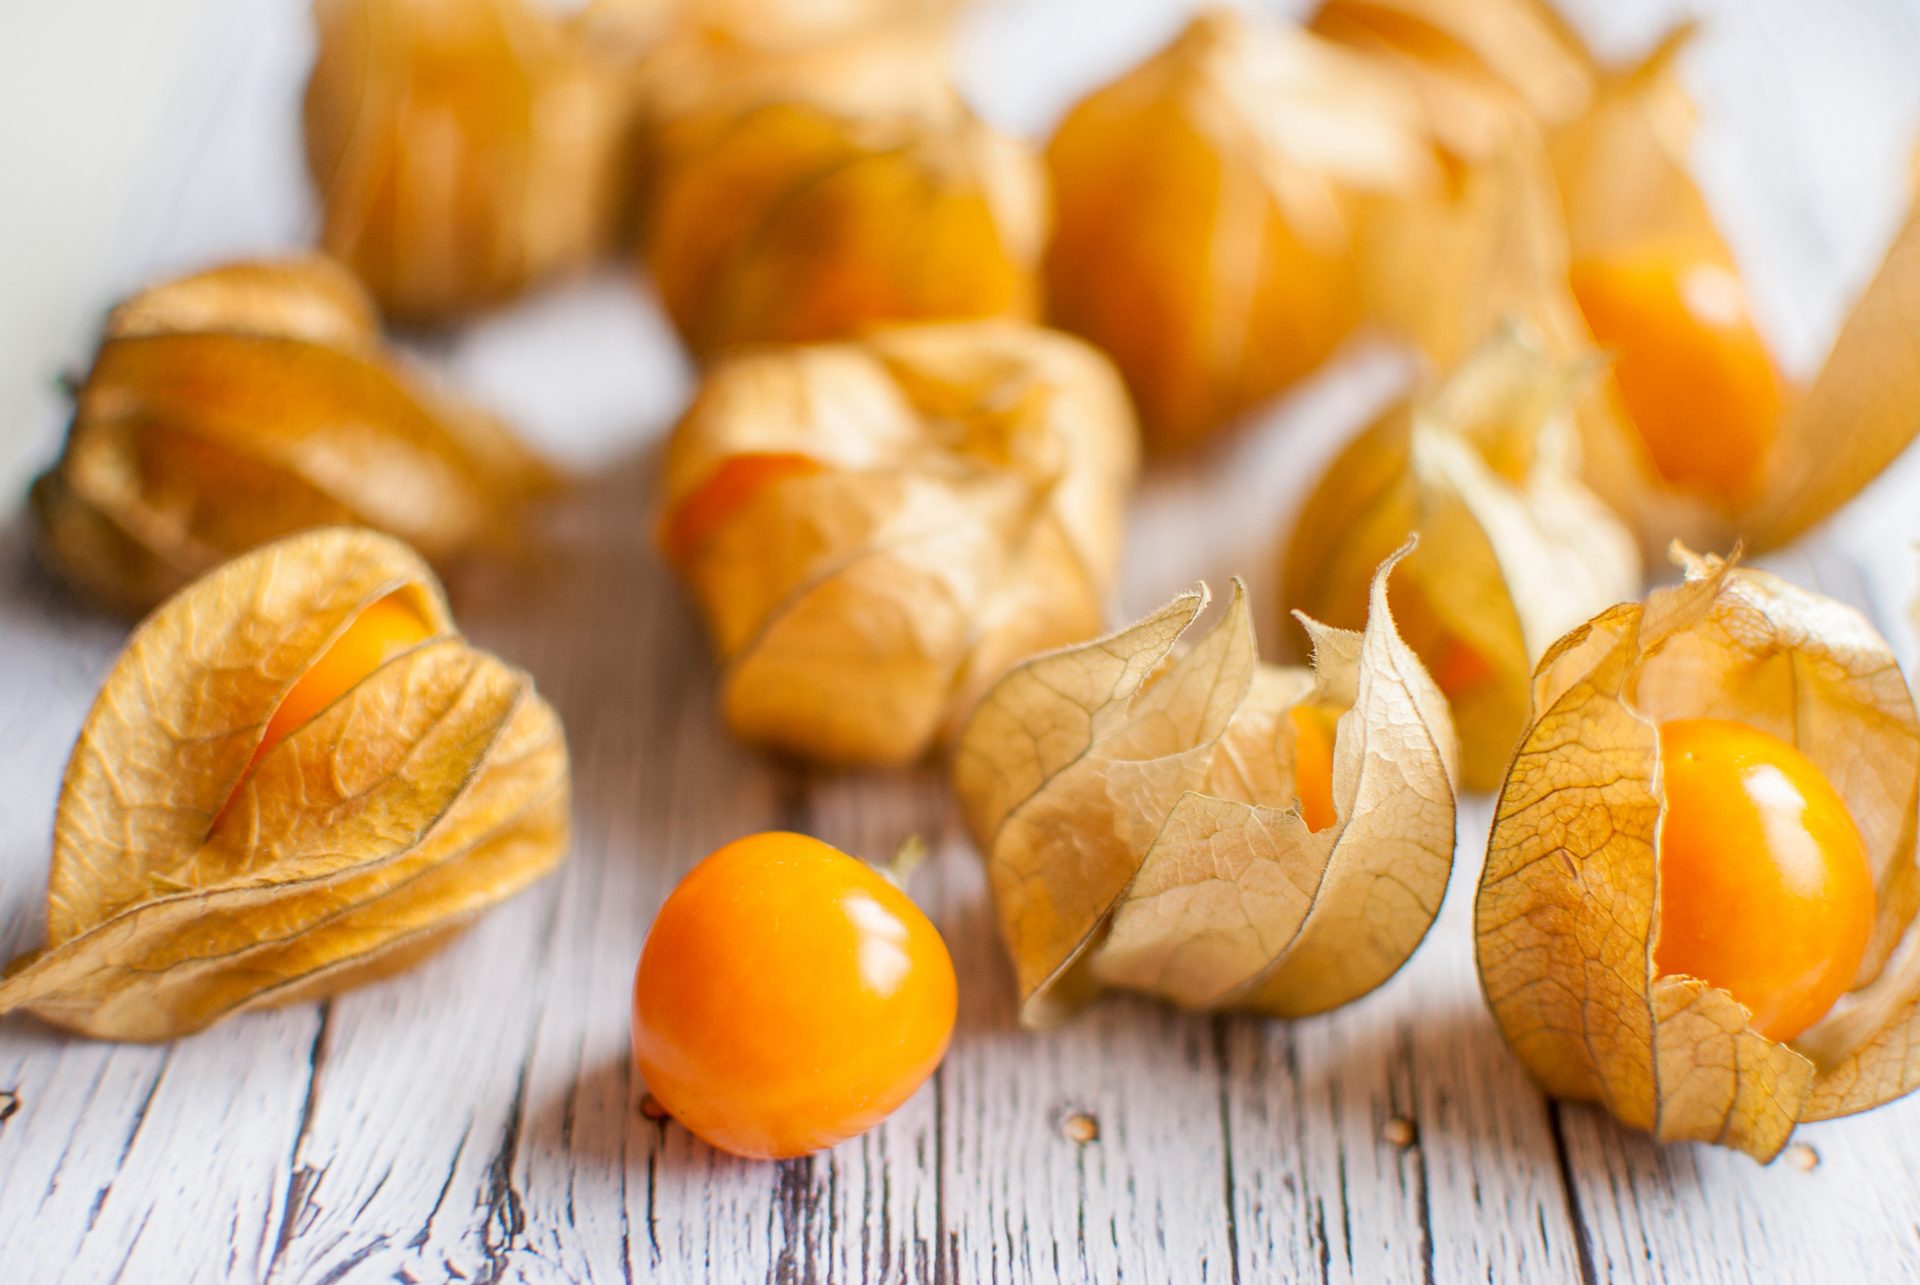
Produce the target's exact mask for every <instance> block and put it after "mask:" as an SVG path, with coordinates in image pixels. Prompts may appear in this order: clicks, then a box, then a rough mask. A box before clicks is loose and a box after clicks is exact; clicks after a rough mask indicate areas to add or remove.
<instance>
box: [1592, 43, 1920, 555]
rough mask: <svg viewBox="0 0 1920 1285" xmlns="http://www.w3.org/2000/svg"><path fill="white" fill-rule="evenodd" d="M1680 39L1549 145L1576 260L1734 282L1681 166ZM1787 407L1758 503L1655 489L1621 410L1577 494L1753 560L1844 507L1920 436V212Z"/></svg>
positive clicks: (1686, 102)
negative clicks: (1645, 260)
mask: <svg viewBox="0 0 1920 1285" xmlns="http://www.w3.org/2000/svg"><path fill="white" fill-rule="evenodd" d="M1691 35H1692V29H1691V28H1690V27H1682V28H1680V29H1678V30H1676V31H1674V32H1673V33H1671V34H1670V35H1669V36H1668V37H1667V38H1666V39H1665V40H1664V41H1662V42H1661V44H1660V45H1659V46H1658V47H1657V48H1656V49H1655V50H1654V51H1653V52H1652V53H1651V54H1649V55H1648V56H1647V57H1646V58H1645V59H1644V60H1643V61H1642V62H1640V63H1639V64H1637V65H1635V66H1634V67H1632V68H1629V69H1627V70H1625V71H1622V72H1618V73H1613V74H1610V75H1608V76H1606V77H1605V78H1604V79H1603V80H1602V81H1601V87H1600V91H1599V93H1598V94H1597V95H1596V98H1595V101H1594V104H1593V106H1592V108H1591V110H1590V111H1589V112H1588V113H1587V114H1586V115H1585V116H1583V117H1582V118H1581V119H1580V120H1579V121H1577V122H1576V123H1575V124H1573V125H1572V126H1571V127H1569V128H1568V129H1567V130H1565V131H1564V132H1562V133H1561V134H1560V135H1559V136H1558V137H1557V138H1556V139H1555V142H1554V167H1555V172H1556V174H1557V176H1558V180H1559V184H1560V188H1561V191H1562V194H1563V196H1564V200H1565V206H1566V215H1567V228H1568V238H1569V250H1570V254H1571V255H1572V256H1573V257H1575V258H1582V257H1587V256H1591V255H1597V254H1600V253H1603V252H1605V251H1608V250H1613V249H1621V248H1632V247H1636V246H1646V245H1655V246H1659V247H1662V249H1663V252H1665V253H1666V254H1668V255H1669V256H1671V257H1673V258H1675V259H1677V260H1680V261H1684V262H1689V263H1700V264H1706V265H1711V266H1713V267H1716V268H1719V269H1721V270H1723V271H1725V272H1726V273H1728V274H1730V275H1731V276H1732V278H1733V279H1735V280H1737V279H1738V265H1737V264H1736V263H1735V260H1734V258H1733V254H1732V252H1731V250H1730V249H1729V248H1728V246H1727V244H1726V241H1725V238H1724V237H1723V236H1722V234H1721V233H1720V231H1719V229H1718V228H1717V226H1716V225H1715V223H1714V220H1713V217H1712V213H1711V211H1710V210H1709V208H1708V206H1707V203H1706V199H1705V197H1704V196H1703V195H1702V194H1701V192H1700V189H1699V187H1698V185H1697V184H1696V183H1695V182H1694V180H1693V178H1692V175H1691V173H1690V171H1689V169H1688V166H1687V156H1688V149H1689V147H1690V144H1691V134H1692V127H1693V119H1694V109H1693V104H1692V102H1691V100H1690V99H1689V98H1688V97H1687V94H1686V92H1685V90H1684V88H1683V87H1682V85H1681V84H1680V81H1679V78H1678V76H1677V74H1676V61H1677V58H1678V56H1679V54H1680V53H1681V52H1682V51H1683V50H1684V49H1685V48H1686V45H1687V42H1688V40H1689V38H1690V37H1691ZM1743 306H1744V305H1743ZM1613 395H1614V397H1615V398H1616V399H1617V396H1618V394H1617V390H1615V392H1614V394H1613ZM1784 396H1785V410H1784V413H1783V415H1782V418H1781V420H1780V424H1779V428H1778V435H1777V438H1776V440H1775V441H1774V443H1773V445H1772V448H1771V450H1770V451H1769V452H1768V455H1767V459H1766V461H1765V463H1764V465H1763V467H1762V469H1761V471H1760V472H1759V474H1758V477H1757V481H1756V484H1755V486H1754V488H1753V491H1752V493H1751V494H1750V495H1747V496H1744V497H1742V498H1740V499H1739V501H1738V502H1737V503H1735V504H1733V505H1732V506H1731V507H1729V506H1728V505H1725V504H1721V503H1716V502H1714V501H1712V500H1709V499H1707V498H1704V497H1702V496H1699V495H1695V494H1690V493H1688V492H1687V491H1685V490H1682V489H1680V488H1677V487H1675V486H1674V485H1673V484H1671V483H1670V482H1668V481H1666V480H1665V479H1664V478H1662V477H1661V476H1660V474H1659V473H1658V472H1657V470H1656V469H1655V468H1654V465H1653V463H1652V458H1651V456H1650V455H1649V454H1648V452H1647V449H1646V447H1645V445H1644V444H1643V443H1642V441H1641V440H1640V438H1639V436H1638V434H1637V433H1636V432H1635V431H1634V429H1633V426H1632V421H1631V418H1630V417H1629V416H1628V415H1627V412H1626V410H1625V408H1624V406H1622V405H1619V404H1618V403H1617V401H1616V411H1617V413H1616V414H1615V415H1614V416H1613V417H1612V418H1611V419H1610V420H1609V419H1602V418H1594V419H1592V420H1590V421H1589V422H1588V430H1589V431H1588V432H1587V433H1586V434H1585V445H1584V450H1585V455H1586V476H1587V478H1588V481H1589V483H1590V484H1591V485H1592V486H1593V488H1594V489H1595V490H1596V491H1597V492H1599V494H1600V495H1601V496H1602V497H1603V498H1605V499H1606V500H1607V501H1608V503H1610V504H1611V505H1613V507H1614V508H1616V509H1617V510H1619V511H1620V512H1621V513H1623V514H1626V515H1628V517H1629V519H1630V520H1631V521H1632V522H1633V523H1634V524H1635V526H1636V527H1637V529H1638V530H1639V532H1640V534H1641V538H1642V541H1643V543H1644V544H1645V545H1646V546H1647V547H1648V548H1649V549H1652V548H1657V547H1659V546H1661V545H1663V544H1664V543H1665V542H1666V541H1668V540H1670V539H1673V538H1676V537H1678V538H1681V539H1683V540H1685V541H1687V542H1688V543H1690V544H1696V545H1709V546H1728V545H1731V544H1733V543H1734V542H1735V541H1736V540H1737V541H1741V542H1744V544H1745V545H1746V546H1747V547H1748V548H1751V549H1755V550H1760V551H1764V550H1766V549H1771V548H1774V547H1777V546H1779V545H1781V544H1784V543H1786V542H1787V541H1789V540H1791V539H1793V538H1795V537H1796V536H1798V535H1800V534H1801V533H1803V532H1804V531H1806V530H1807V529H1808V528H1810V527H1812V526H1813V525H1815V524H1816V523H1818V522H1819V521H1821V520H1822V519H1823V518H1825V517H1827V516H1828V515H1830V514H1831V513H1833V512H1834V511H1835V510H1836V509H1838V508H1839V507H1840V506H1841V505H1843V504H1845V503H1846V502H1847V501H1848V500H1849V499H1851V498H1852V497H1853V496H1854V495H1855V494H1856V493H1857V492H1858V491H1859V490H1860V489H1861V488H1862V487H1864V486H1865V485H1866V484H1867V483H1868V482H1870V481H1871V480H1872V479H1873V478H1874V477H1875V476H1877V475H1878V474H1879V472H1880V471H1881V470H1882V469H1883V468H1885V467H1886V465H1887V464H1888V463H1889V462H1891V461H1892V460H1893V459H1894V457H1895V456H1897V455H1899V454H1900V452H1901V451H1902V450H1904V449H1905V447H1906V446H1907V444H1908V443H1909V442H1911V441H1912V440H1913V438H1914V435H1915V434H1916V432H1920V207H1916V208H1915V209H1914V210H1912V211H1910V212H1909V213H1908V216H1907V218H1906V221H1905V222H1904V224H1903V226H1902V227H1901V229H1900V230H1899V232H1898V234H1897V235H1896V237H1895V239H1894V241H1893V243H1892V245H1891V247H1890V248H1889V250H1888V252H1887V254H1886V257H1885V259H1884V260H1883V261H1882V263H1881V265H1880V267H1879V269H1878V271H1877V272H1876V273H1875V274H1874V277H1873V278H1872V280H1871V281H1870V282H1869V284H1868V285H1867V288H1866V290H1865V291H1864V292H1863V294H1862V295H1861V296H1860V298H1859V299H1858V301H1856V303H1855V305H1854V307H1853V310H1852V312H1851V313H1850V314H1849V315H1848V317H1847V319H1846V321H1845V322H1844V323H1843V325H1842V326H1841V328H1840V331H1839V334H1838V337H1837V338H1836V339H1835V341H1834V344H1833V346H1832V348H1831V350H1830V352H1829V355H1828V356H1827V358H1826V361H1825V364H1824V365H1823V366H1822V367H1821V369H1820V370H1819V372H1818V373H1817V374H1816V375H1815V377H1814V378H1813V380H1812V381H1811V383H1809V384H1807V385H1806V386H1805V387H1803V388H1798V389H1796V388H1794V387H1792V386H1791V385H1788V386H1787V387H1786V388H1785V394H1784Z"/></svg>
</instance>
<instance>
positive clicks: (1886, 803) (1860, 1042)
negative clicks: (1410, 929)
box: [1476, 551, 1920, 1160]
mask: <svg viewBox="0 0 1920 1285" xmlns="http://www.w3.org/2000/svg"><path fill="white" fill-rule="evenodd" d="M1678 556H1679V558H1680V561H1681V562H1682V565H1683V566H1684V568H1685V571H1686V582H1685V583H1684V584H1683V585H1681V586H1679V587H1677V588H1672V589H1662V590H1658V591H1656V592H1654V593H1653V594H1652V595H1651V596H1650V597H1648V599H1647V600H1646V602H1645V603H1644V605H1643V604H1641V603H1627V604H1624V605H1621V606H1617V607H1614V608H1612V609H1610V610H1608V611H1605V612H1602V613H1600V614H1599V615H1597V616H1596V617H1594V619H1592V620H1590V621H1588V622H1587V623H1586V624H1584V625H1582V626H1580V627H1579V628H1577V629H1575V630H1574V631H1572V632H1571V633H1569V634H1568V635H1567V636H1566V637H1565V638H1563V639H1562V640H1561V641H1560V642H1559V643H1557V644H1556V645H1555V646H1554V647H1553V648H1552V650H1551V651H1549V652H1548V654H1547V655H1546V657H1545V658H1544V659H1543V660H1542V662H1541V664H1540V667H1539V670H1538V672H1537V673H1536V675H1535V679H1534V705H1535V709H1536V710H1537V713H1536V715H1535V718H1534V721H1533V724H1532V726H1531V727H1530V728H1529V729H1528V732H1527V735H1526V737H1525V739H1524V741H1523V742H1522V744H1521V747H1520V750H1519V752H1518V753H1517V755H1516V756H1515V758H1514V761H1513V764H1512V768H1511V770H1510V772H1509V774H1508V777H1507V781H1506V784H1505V786H1504V788H1503V789H1502V791H1501V794H1500V801H1499V805H1498V808H1497V810H1496V813H1495V816H1494V822H1493V830H1492V834H1491V837H1490V839H1489V841H1488V848H1487V863H1486V867H1485V870H1484V873H1483V874H1482V876H1481V882H1480V893H1479V899H1478V901H1477V903H1476V918H1477V928H1476V931H1477V937H1478V954H1479V962H1480V975H1481V981H1482V984H1483V986H1484V988H1485V990H1486V994H1487V998H1488V1001H1489V1002H1490V1003H1491V1005H1492V1007H1493V1011H1494V1016H1495V1018H1496V1019H1497V1020H1498V1022H1499V1025H1500V1027H1501V1030H1502V1031H1503V1032H1504V1033H1505V1035H1506V1038H1507V1040H1508V1042H1509V1043H1510V1044H1511V1045H1512V1046H1513V1049H1514V1051H1515V1052H1516V1053H1517V1054H1519V1056H1520V1058H1521V1060H1522V1061H1524V1062H1525V1063H1526V1065H1527V1067H1528V1068H1529V1070H1531V1071H1532V1073H1533V1074H1534V1076H1535V1077H1536V1078H1537V1079H1538V1080H1539V1081H1540V1082H1541V1084H1542V1085H1543V1087H1545V1088H1546V1089H1547V1091H1548V1092H1550V1093H1553V1094H1555V1095H1557V1096H1560V1097H1567V1098H1576V1099H1587V1100H1593V1101H1597V1102H1600V1103H1601V1104H1603V1105H1604V1106H1605V1107H1606V1108H1607V1110H1608V1111H1610V1112H1611V1113H1612V1114H1613V1115H1614V1116H1616V1117H1617V1118H1619V1119H1620V1120H1621V1121H1622V1122H1623V1123H1626V1124H1628V1125H1631V1126H1633V1127H1635V1128H1640V1129H1646V1130H1649V1131H1651V1132H1652V1133H1653V1134H1654V1135H1655V1136H1656V1137H1658V1138H1660V1139H1662V1140H1696V1141H1708V1142H1716V1143H1719V1144H1721V1145H1724V1146H1730V1147H1736V1148H1738V1149H1740V1150H1742V1151H1746V1152H1748V1153H1749V1154H1751V1155H1753V1156H1755V1157H1756V1158H1758V1159H1761V1160H1766V1159H1769V1158H1771V1157H1772V1156H1773V1155H1775V1154H1776V1153H1777V1152H1778V1151H1779V1150H1780V1148H1781V1147H1782V1146H1784V1145H1785V1143H1786V1140H1787V1137H1788V1135H1789V1134H1790V1132H1791V1131H1792V1129H1793V1127H1794V1125H1795V1124H1796V1123H1798V1122H1800V1121H1808V1120H1822V1119H1828V1118H1831V1117H1834V1116H1841V1115H1849V1114H1852V1113H1854V1112H1856V1111H1864V1110H1866V1109H1868V1108H1870V1107H1873V1106H1877V1105H1879V1104H1880V1103H1883V1102H1887V1101H1890V1100H1891V1099H1893V1098H1896V1097H1899V1096H1901V1095H1902V1094H1905V1093H1908V1092H1910V1091H1912V1089H1913V1088H1914V1087H1915V1086H1916V1084H1920V1064H1916V1063H1915V1062H1914V1060H1913V1059H1912V1057H1911V1056H1910V1049H1911V1048H1912V1047H1913V1045H1914V1042H1915V1040H1916V1038H1920V972H1916V969H1915V965H1914V952H1913V950H1912V943H1911V942H1910V941H1908V940H1907V939H1908V938H1909V937H1910V936H1911V934H1912V925H1913V919H1914V912H1915V907H1916V904H1917V903H1920V866H1916V862H1915V856H1914V838H1915V833H1914V832H1915V804H1916V799H1917V798H1920V722H1917V721H1916V716H1915V712H1914V706H1913V701H1912V699H1911V697H1910V696H1909V694H1908V690H1907V686H1906V683H1905V681H1904V679H1903V678H1902V677H1901V675H1900V671H1899V669H1898V668H1897V666H1896V665H1895V663H1894V659H1893V656H1892V654H1891V652H1890V651H1889V650H1888V647H1887V645H1886V643H1885V641H1884V640H1882V639H1881V638H1880V636H1879V635H1878V634H1877V633H1876V632H1875V631H1874V629H1873V627H1872V626H1871V625H1869V624H1868V623H1867V622H1866V621H1865V620H1864V619H1863V618H1861V617H1860V616H1859V614H1858V613H1856V612H1854V611H1853V610H1851V609H1850V608H1847V607H1844V606H1842V605H1840V604H1839V603H1836V602H1833V601H1832V600H1830V599H1828V598H1824V597H1822V596H1820V595H1818V594H1815V593H1811V592H1808V591H1806V590H1802V589H1798V588H1796V587H1794V586H1793V585H1790V584H1788V583H1786V582H1785V581H1782V580H1780V579H1778V578H1777V577H1775V576H1772V575H1769V574H1767V573H1765V572H1760V571H1754V570H1749V569H1745V568H1741V567H1738V566H1735V565H1732V564H1730V563H1727V562H1723V561H1722V560H1720V559H1718V558H1712V557H1708V558H1697V557H1694V556H1693V555H1691V554H1687V553H1685V552H1684V551H1680V552H1679V553H1678ZM1688 717H1715V718H1728V719H1734V720H1737V721H1740V722H1743V723H1746V724H1749V725H1751V726H1754V727H1757V728H1759V729H1760V730H1762V731H1765V732H1768V733H1771V734H1772V735H1775V736H1778V737H1781V738H1782V739H1784V740H1786V741H1788V742H1790V743H1791V744H1793V745H1795V746H1797V747H1798V748H1799V750H1800V751H1801V752H1802V753H1804V754H1806V755H1807V756H1808V757H1809V758H1811V759H1812V760H1813V761H1814V762H1815V763H1816V764H1817V765H1818V766H1819V767H1820V769H1821V770H1822V771H1823V772H1824V773H1825V775H1826V776H1827V778H1828V780H1830V781H1831V782H1832V784H1833V785H1834V787H1835V788H1836V789H1837V790H1838V791H1839V793H1840V795H1841V797H1842V798H1843V799H1845V801H1846V803H1847V807H1848V810H1849V812H1850V813H1851V814H1852V816H1853V819H1854V822H1855V824H1856V825H1857V826H1858V827H1859V829H1860V832H1861V836H1862V838H1863V840H1864V841H1865V844H1866V850H1867V854H1868V858H1869V861H1870V864H1871V867H1872V870H1873V873H1874V877H1875V881H1876V883H1877V885H1878V908H1877V919H1876V922H1875V929H1874V935H1873V938H1872V942H1871V944H1870V945H1869V948H1868V951H1867V956H1866V959H1865V961H1864V962H1863V964H1862V966H1861V970H1860V974H1859V976H1858V978H1857V981H1856V986H1857V988H1858V989H1856V991H1855V992H1854V994H1853V995H1852V996H1849V997H1847V998H1844V999H1842V1001H1841V1002H1840V1004H1839V1005H1838V1006H1836V1008H1835V1010H1834V1011H1833V1012H1832V1013H1830V1014H1829V1015H1828V1016H1827V1017H1826V1018H1824V1019H1822V1020H1821V1021H1820V1022H1819V1023H1817V1024H1815V1025H1814V1026H1813V1027H1812V1028H1811V1029H1809V1030H1808V1031H1807V1032H1806V1033H1805V1034H1804V1035H1802V1036H1801V1037H1800V1038H1798V1039H1796V1040H1794V1041H1793V1042H1792V1043H1791V1044H1781V1043H1777V1042H1775V1041H1772V1040H1769V1039H1767V1038H1765V1037H1763V1036H1761V1035H1760V1034H1759V1033H1758V1032H1756V1031H1754V1030H1752V1029H1751V1028H1749V1027H1748V1025H1747V1011H1746V1009H1745V1008H1743V1007H1742V1006H1741V1005H1740V1004H1739V1003H1738V1002H1737V1001H1736V1000H1734V999H1733V997H1732V996H1731V995H1729V994H1728V993H1727V992H1725V991H1723V990H1719V989H1716V988H1714V987H1711V986H1709V985H1707V984H1706V983H1704V982H1701V981H1698V980H1696V979H1693V978H1686V977H1657V976H1655V966H1654V962H1653V945H1654V943H1655V942H1656V941H1657V939H1658V936H1659V923H1658V910H1657V907H1658V906H1659V877H1660V875H1659V871H1660V854H1659V850H1658V837H1657V836H1658V833H1659V819H1660V812H1661V807H1662V797H1661V774H1660V764H1659V734H1658V728H1659V724H1660V723H1662V722H1665V721H1667V720H1670V719H1675V718H1688Z"/></svg>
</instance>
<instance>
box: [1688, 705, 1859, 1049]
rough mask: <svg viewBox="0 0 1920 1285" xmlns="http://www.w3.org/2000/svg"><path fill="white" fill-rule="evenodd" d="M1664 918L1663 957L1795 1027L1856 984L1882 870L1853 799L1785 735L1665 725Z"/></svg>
mask: <svg viewBox="0 0 1920 1285" xmlns="http://www.w3.org/2000/svg"><path fill="white" fill-rule="evenodd" d="M1660 765H1661V773H1662V780H1663V782H1664V786H1663V792H1664V794H1665V799H1666V804H1665V810H1664V812H1663V815H1662V818H1661V823H1660V928H1659V938H1658V940H1657V942H1656V943H1655V946H1654V963H1655V966H1656V967H1657V969H1658V970H1659V972H1660V973H1661V974H1662V975H1663V976H1665V975H1676V974H1677V975H1683V976H1688V977H1697V978H1700V979H1701V980H1703V981H1706V982H1709V983H1711V984H1712V985H1715V986H1718V987H1721V988H1722V989H1724V990H1726V991H1728V992H1730V993H1731V994H1732V995H1733V997H1734V998H1735V999H1737V1000H1739V1001H1740V1002H1741V1003H1742V1004H1744V1005H1746V1006H1747V1008H1748V1009H1749V1010H1750V1011H1751V1013H1752V1017H1751V1020H1750V1025H1751V1026H1752V1027H1753V1028H1754V1029H1755V1030H1757V1031H1759V1032H1760V1033H1761V1034H1762V1035H1765V1036H1766V1037H1767V1038H1769V1039H1773V1040H1791V1039H1793V1038H1794V1037H1795V1036H1797V1035H1799V1034H1800V1033H1801V1032H1802V1031H1804V1030H1806V1029H1807V1027H1809V1026H1811V1025H1812V1024H1813V1023H1814V1022H1816V1021H1818V1020H1819V1019H1820V1018H1821V1017H1822V1016H1824V1015H1825V1013H1826V1012H1827V1010H1828V1009H1830V1008H1832V1007H1833V1003H1834V1001H1835V1000H1837V999H1838V998H1839V997H1840V996H1841V995H1843V994H1845V993H1846V991H1847V990H1848V988H1849V987H1850V986H1851V985H1852V983H1853V978H1854V974H1855V973H1856V971H1857V970H1858V969H1859V967H1860V960H1861V957H1862V956H1863V955H1864V954H1865V953H1866V948H1867V939H1868V937H1869V936H1870V935H1871V933H1872V931H1873V916H1874V887H1873V872H1872V869H1871V868H1870V867H1869V865H1868V863H1867V854H1866V848H1865V846H1864V845H1863V844H1862V842H1861V839H1860V832H1859V830H1858V829H1857V828H1856V827H1855V826H1854V823H1853V818H1852V816H1851V815H1850V814H1849V813H1848V811H1847V806H1846V802H1845V800H1843V799H1842V798H1841V797H1840V795H1839V793H1838V792H1837V791H1836V790H1835V789H1834V788H1833V786H1832V784H1831V783H1830V782H1828V780H1827V778H1826V776H1825V774H1824V773H1822V772H1821V771H1820V768H1819V767H1818V766H1817V765H1816V764H1815V763H1814V762H1813V761H1812V760H1811V759H1809V758H1807V757H1806V756H1805V755H1804V754H1802V753H1800V751H1799V750H1797V749H1795V748H1794V747H1793V746H1791V745H1789V744H1787V743H1786V742H1785V741H1783V740H1780V739H1778V738H1777V737H1773V736H1770V735H1768V734H1767V733H1765V732H1762V731H1759V730H1757V729H1755V728H1752V727H1748V726H1747V725H1745V724H1743V723H1735V722H1729V721H1727V720H1723V719H1712V718H1695V719H1680V720H1676V721H1673V722H1669V723H1665V724H1663V725H1662V726H1661V728H1660Z"/></svg>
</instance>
